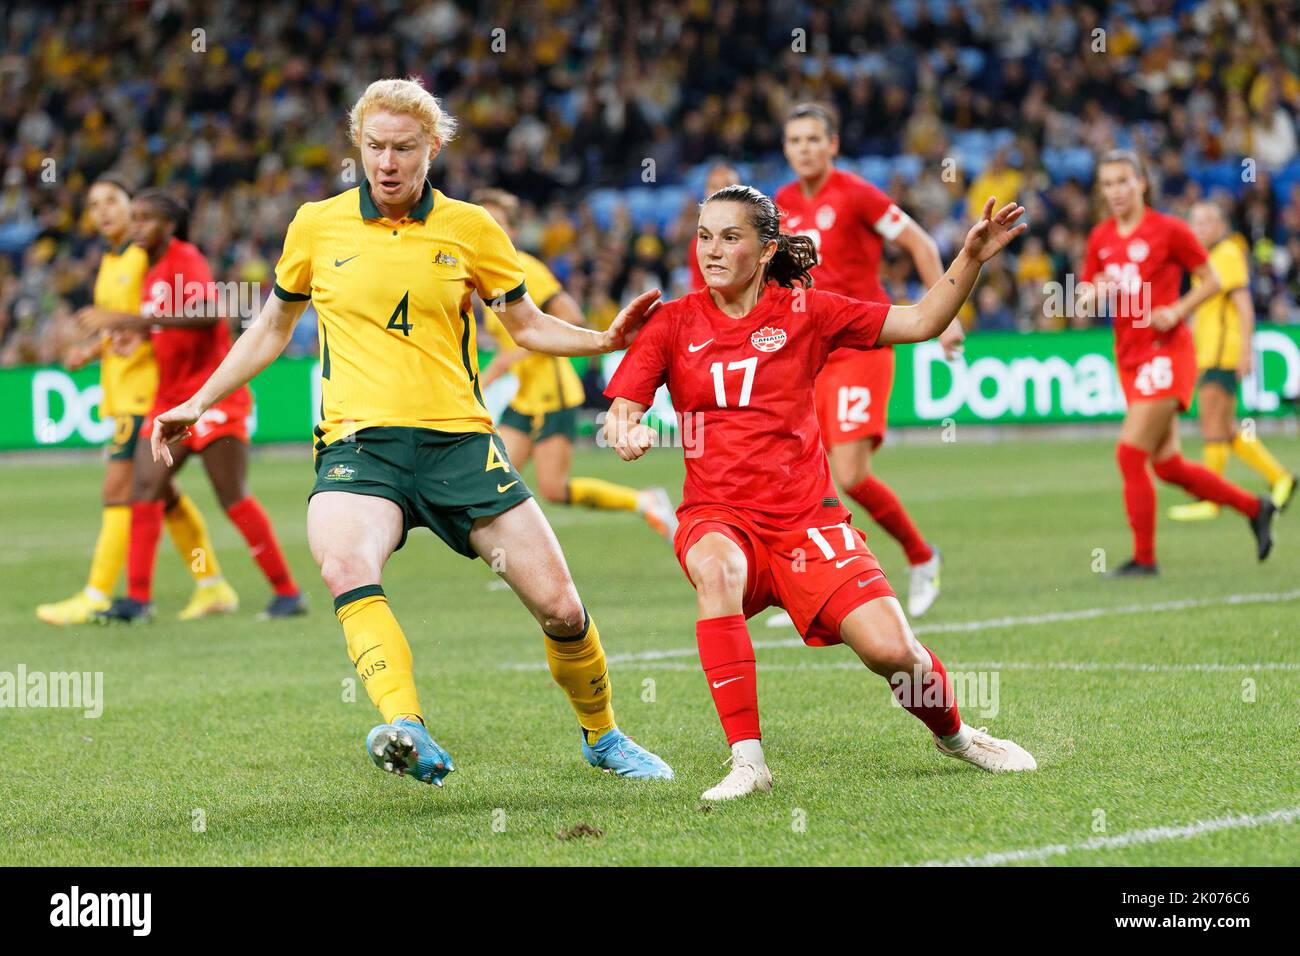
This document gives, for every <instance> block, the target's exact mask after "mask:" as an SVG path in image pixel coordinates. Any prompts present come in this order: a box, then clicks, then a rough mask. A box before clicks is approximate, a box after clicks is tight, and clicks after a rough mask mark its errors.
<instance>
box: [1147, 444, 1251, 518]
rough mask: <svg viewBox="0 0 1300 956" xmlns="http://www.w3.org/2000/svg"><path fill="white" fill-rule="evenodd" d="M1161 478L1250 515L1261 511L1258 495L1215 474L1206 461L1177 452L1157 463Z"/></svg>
mask: <svg viewBox="0 0 1300 956" xmlns="http://www.w3.org/2000/svg"><path fill="white" fill-rule="evenodd" d="M1155 466H1156V474H1157V475H1159V476H1160V480H1161V481H1167V482H1169V483H1170V484H1174V485H1178V486H1179V487H1180V488H1186V489H1187V490H1188V491H1189V492H1191V493H1192V494H1194V495H1195V496H1196V497H1198V498H1201V499H1203V500H1205V501H1213V502H1215V503H1216V504H1221V505H1227V506H1228V507H1229V508H1234V509H1236V510H1237V511H1240V512H1241V513H1242V514H1244V515H1245V516H1246V517H1247V518H1253V517H1255V516H1256V515H1257V514H1259V499H1258V498H1256V497H1255V496H1254V495H1252V494H1251V493H1250V492H1248V491H1246V490H1245V489H1243V488H1241V487H1239V486H1237V485H1234V484H1233V483H1232V482H1230V481H1228V480H1227V479H1226V478H1223V477H1221V476H1219V475H1216V474H1215V473H1214V472H1212V471H1210V469H1208V468H1206V467H1205V466H1204V465H1198V464H1195V463H1194V462H1190V461H1188V460H1187V459H1186V458H1184V457H1183V456H1182V455H1180V454H1178V452H1174V453H1173V454H1172V455H1170V456H1169V457H1168V458H1164V459H1161V460H1160V461H1158V462H1156V463H1155Z"/></svg>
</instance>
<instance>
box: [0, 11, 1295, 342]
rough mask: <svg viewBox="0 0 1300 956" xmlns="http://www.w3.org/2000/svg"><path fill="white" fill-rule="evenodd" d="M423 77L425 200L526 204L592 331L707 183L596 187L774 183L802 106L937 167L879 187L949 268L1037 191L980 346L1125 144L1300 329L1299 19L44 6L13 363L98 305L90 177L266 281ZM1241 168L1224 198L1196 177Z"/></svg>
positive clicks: (861, 151) (7, 155)
mask: <svg viewBox="0 0 1300 956" xmlns="http://www.w3.org/2000/svg"><path fill="white" fill-rule="evenodd" d="M407 75H418V76H420V77H422V78H423V80H424V82H425V85H426V86H427V87H428V88H429V89H430V90H432V91H434V92H435V93H436V94H437V95H438V96H440V97H441V98H442V100H443V103H444V106H445V107H446V108H447V109H448V110H449V111H450V112H451V113H452V115H454V116H456V117H457V118H458V119H459V121H460V124H461V127H460V128H461V132H460V134H459V136H458V138H457V140H456V141H455V142H453V143H452V144H450V145H449V146H448V148H447V149H446V150H445V151H444V152H443V154H442V155H441V156H440V157H439V158H438V159H437V161H436V162H435V165H434V168H433V170H432V174H431V175H432V178H433V180H434V182H435V184H436V185H437V186H438V187H439V188H441V189H442V190H443V191H444V192H446V193H448V194H449V195H452V196H457V197H467V196H468V195H469V194H470V193H471V192H472V191H473V189H474V188H476V187H478V186H485V185H492V186H499V187H502V188H505V189H508V190H511V191H512V192H515V193H516V194H518V195H519V196H520V197H521V198H522V199H523V200H524V202H525V216H524V222H523V224H522V228H521V229H520V236H519V243H520V245H521V246H522V247H524V248H528V249H530V250H532V251H534V252H536V253H538V254H540V255H541V256H542V257H543V258H544V259H545V260H546V261H547V262H548V263H550V264H551V265H552V267H553V268H554V269H555V271H556V273H557V274H558V275H559V276H560V278H561V279H562V280H563V281H564V282H565V283H566V285H567V287H568V288H569V290H570V292H571V293H572V294H573V295H574V297H575V298H576V299H577V300H578V301H579V302H580V303H581V304H582V306H583V308H584V310H585V311H586V313H587V315H588V320H589V322H590V323H591V324H593V325H595V326H597V327H600V326H602V325H603V324H606V323H608V321H609V319H610V318H612V316H613V315H614V313H615V312H616V311H617V308H618V303H619V302H621V301H626V299H627V298H628V297H630V296H631V295H633V294H634V293H636V292H639V291H641V290H642V289H645V288H649V287H653V286H659V287H661V288H664V289H665V290H667V291H668V293H669V294H670V295H672V294H678V293H680V292H681V291H683V290H684V289H685V288H686V283H687V281H688V280H687V270H686V268H685V263H684V254H685V251H686V247H687V246H686V244H687V239H688V238H689V235H690V233H691V231H692V229H693V222H694V218H693V214H694V205H693V201H694V199H696V198H699V197H695V196H692V197H690V198H691V201H687V202H681V201H680V199H678V201H677V202H676V205H675V206H674V208H673V209H672V210H670V211H668V213H667V214H665V215H659V216H654V217H650V219H646V218H645V217H642V218H641V219H638V218H637V217H634V216H632V215H631V214H630V213H629V212H628V210H627V209H625V208H623V207H619V208H616V209H615V210H614V211H613V213H612V214H611V215H608V216H597V215H595V214H594V213H593V209H592V207H591V204H590V203H589V202H588V197H589V196H590V195H591V193H592V191H593V190H597V189H599V188H602V187H604V188H611V187H612V188H618V189H624V190H626V189H645V190H654V189H656V188H659V187H660V186H662V185H663V184H666V183H672V182H678V183H680V182H684V181H686V180H687V179H688V177H689V176H690V174H691V171H692V170H699V169H700V168H701V167H704V166H707V165H708V164H709V163H710V162H712V161H713V160H715V159H717V158H727V159H729V160H731V161H734V162H740V163H743V164H745V168H747V169H755V170H763V171H764V176H765V181H767V182H773V183H776V182H780V181H781V179H782V177H783V175H784V173H783V171H784V169H785V167H784V162H783V160H782V159H781V118H782V116H783V115H784V113H785V111H786V110H787V109H788V108H789V107H790V106H791V105H793V104H794V103H797V102H799V101H803V100H820V101H824V102H828V103H832V104H834V105H835V106H836V107H837V108H838V111H839V113H840V114H841V116H842V117H843V128H842V132H841V152H842V154H843V155H844V156H846V157H861V156H886V157H889V156H899V155H909V156H912V157H915V158H916V159H918V160H919V162H918V163H916V164H915V165H914V166H913V167H911V170H912V173H913V174H904V173H903V172H902V171H895V172H894V173H893V174H892V175H890V176H889V177H887V180H886V181H882V182H879V183H878V185H880V186H882V187H884V188H885V189H886V190H887V191H888V192H889V193H890V194H891V195H892V196H893V197H894V198H895V199H896V201H898V202H899V203H900V205H902V206H903V207H904V208H906V209H907V210H908V211H909V212H910V213H911V214H912V215H913V216H914V217H915V218H916V219H917V220H918V221H919V222H921V223H922V225H924V226H925V227H926V228H927V229H928V230H929V231H930V232H931V233H932V234H933V235H935V237H936V238H937V239H938V241H939V244H940V247H941V250H942V251H943V253H944V255H945V258H946V257H947V256H949V255H951V254H952V252H953V251H955V249H956V247H957V246H958V245H959V244H960V242H961V239H962V236H963V235H964V233H965V230H966V228H967V227H968V225H969V221H970V215H971V211H972V209H974V208H978V206H979V205H980V204H981V203H982V200H983V198H984V197H985V196H987V195H989V194H995V195H996V196H997V197H998V198H999V200H1004V201H1005V200H1009V199H1013V198H1014V199H1018V200H1019V201H1021V202H1023V203H1024V204H1025V205H1026V207H1027V209H1028V220H1029V222H1030V223H1031V231H1030V233H1029V234H1028V235H1027V236H1026V237H1025V239H1024V240H1023V241H1022V242H1021V243H1020V244H1019V247H1018V249H1017V250H1016V251H1015V254H1014V255H1009V256H1005V257H1003V258H1002V260H1001V261H1000V263H999V264H998V267H997V268H995V269H991V270H989V271H988V272H987V274H986V276H985V278H984V279H983V280H982V284H981V286H980V288H979V289H978V290H977V293H976V295H975V297H974V301H973V303H972V304H971V306H970V308H969V310H968V314H967V315H966V316H965V317H964V318H965V320H966V321H967V323H968V324H969V325H971V326H972V327H974V328H977V329H1002V330H1019V331H1022V332H1030V331H1051V330H1058V329H1061V328H1064V327H1068V326H1069V325H1070V324H1071V322H1072V320H1070V319H1065V318H1059V317H1052V316H1048V315H1045V314H1044V310H1043V301H1044V296H1043V284H1044V283H1045V282H1048V281H1053V280H1057V281H1064V278H1065V275H1066V273H1068V272H1070V271H1071V270H1072V269H1073V268H1076V267H1077V265H1078V264H1079V263H1080V262H1081V260H1082V253H1083V241H1084V237H1085V236H1086V233H1087V230H1088V229H1089V227H1090V226H1091V225H1092V224H1093V223H1094V222H1095V221H1096V218H1097V215H1098V212H1099V210H1098V206H1097V202H1096V197H1095V195H1094V194H1093V192H1092V183H1091V170H1090V168H1083V169H1081V170H1080V171H1079V172H1078V173H1077V174H1075V175H1073V176H1070V175H1063V174H1062V173H1061V171H1060V167H1059V166H1053V165H1052V164H1051V163H1049V162H1047V161H1046V158H1047V157H1049V156H1062V155H1069V151H1071V150H1073V151H1075V152H1078V151H1081V150H1082V151H1086V153H1087V154H1088V155H1095V154H1096V153H1098V152H1100V151H1101V150H1103V149H1105V148H1106V147H1109V146H1111V145H1116V144H1118V145H1132V146H1135V147H1136V148H1137V149H1139V151H1140V152H1142V153H1143V154H1144V155H1145V156H1147V157H1149V158H1150V164H1149V165H1150V170H1149V172H1150V186H1151V196H1150V199H1151V201H1152V202H1153V204H1154V205H1156V206H1157V207H1159V208H1162V209H1165V210H1166V211H1169V212H1173V213H1175V214H1182V213H1184V212H1185V211H1186V209H1187V207H1188V206H1189V205H1190V203H1191V202H1192V201H1193V200H1195V199H1197V198H1200V197H1201V196H1202V195H1205V194H1206V193H1207V192H1209V193H1211V194H1214V195H1217V196H1219V197H1220V198H1221V199H1222V201H1223V203H1224V206H1225V209H1226V210H1227V211H1228V213H1229V216H1230V219H1231V222H1232V224H1233V226H1234V228H1235V229H1236V230H1237V231H1239V232H1240V233H1241V235H1242V236H1243V238H1244V239H1245V241H1246V242H1247V243H1248V244H1249V247H1250V250H1251V254H1252V256H1251V258H1252V284H1253V293H1254V297H1255V301H1256V305H1257V309H1258V311H1259V313H1260V317H1261V319H1270V320H1273V321H1279V322H1297V321H1300V311H1298V309H1297V305H1296V303H1297V301H1298V300H1300V189H1297V188H1294V187H1295V184H1296V183H1297V182H1300V161H1298V160H1297V134H1296V122H1297V117H1300V16H1293V15H1292V10H1291V4H1289V3H1287V2H1277V3H1270V2H1261V3H1238V2H1232V0H1204V2H1180V0H1129V2H1127V3H1102V2H1098V3H1090V4H1086V5H1082V4H1074V3H1047V2H1025V3H1010V4H1007V3H999V2H994V0H892V2H883V0H841V2H834V3H826V4H815V3H806V2H798V0H793V2H790V0H787V2H783V3H782V2H775V0H720V2H719V0H654V2H651V0H633V2H626V3H619V2H600V0H532V2H517V3H492V4H475V3H472V2H469V0H464V2H459V3H458V2H453V0H434V2H431V3H430V2H415V0H298V2H286V3H280V2H266V3H259V4H251V3H239V2H233V0H213V2H196V3H187V2H181V0H152V2H129V0H128V2H120V3H111V4H104V3H96V4H77V5H67V6H64V5H50V4H46V5H33V4H30V3H28V4H20V5H7V6H5V7H4V8H3V9H2V10H0V150H2V152H0V169H2V170H3V174H2V175H3V182H2V186H0V364H6V365H13V364H22V363H32V362H48V361H52V360H55V359H56V358H57V355H58V349H59V348H60V346H61V343H62V342H63V341H64V340H65V339H66V338H67V336H68V335H70V334H71V332H70V331H69V329H68V325H69V317H70V315H71V314H72V312H73V311H75V309H76V308H77V307H78V306H80V305H82V304H85V303H86V302H88V301H89V298H90V290H91V284H92V281H93V276H94V270H95V266H96V263H97V257H98V253H99V244H98V242H97V241H96V240H95V238H94V235H93V232H92V230H91V228H90V224H89V222H88V220H87V218H86V216H85V215H84V211H83V203H84V198H85V192H86V188H87V185H88V183H89V182H90V181H92V180H93V179H94V178H95V176H97V175H99V174H101V173H104V172H106V171H110V170H112V171H113V172H115V173H117V174H119V175H121V176H124V177H125V178H127V179H129V180H131V181H133V182H134V183H136V184H137V185H139V186H141V187H143V186H165V187H169V188H173V189H175V190H177V191H179V192H180V193H182V194H183V195H184V196H185V197H186V199H187V200H188V201H189V203H190V205H191V208H192V209H193V218H192V222H191V226H190V233H191V238H192V239H193V240H194V241H196V242H197V243H198V245H199V246H200V247H201V248H202V249H203V251H204V252H205V253H206V254H207V255H208V257H209V261H210V262H211V263H212V266H213V270H214V273H215V274H216V275H217V277H218V278H219V279H224V280H239V281H247V282H261V283H262V284H263V287H264V288H269V286H270V282H271V278H272V270H273V269H274V265H275V262H276V259H277V257H278V254H279V246H280V242H281V240H282V238H283V234H284V230H285V227H286V225H287V223H288V222H289V220H290V218H291V217H292V215H293V212H294V210H295V209H296V207H297V206H298V205H299V204H300V203H302V202H304V201H308V200H313V199H319V198H322V197H325V196H327V195H331V194H333V193H335V192H338V191H340V190H341V189H345V188H349V187H350V186H353V185H356V182H357V175H358V172H357V164H356V162H355V160H353V156H354V155H355V154H354V153H353V152H352V151H351V150H350V148H349V146H348V144H347V141H346V128H345V127H346V124H345V122H344V117H345V114H346V110H347V108H348V107H349V106H350V105H351V104H352V102H353V101H354V100H355V99H356V97H357V96H358V95H359V94H360V92H361V90H362V89H363V88H364V86H365V85H366V83H367V82H369V81H370V80H372V79H376V78H379V77H386V76H407ZM978 130H987V131H1003V132H1004V136H1003V138H1002V139H1001V140H1000V141H999V142H1000V143H1001V145H998V146H997V147H996V148H993V149H990V150H988V151H987V153H986V154H984V155H980V156H978V157H976V158H975V159H974V160H968V161H962V160H960V158H956V159H955V158H954V157H960V156H961V155H962V154H961V153H960V152H957V151H954V148H953V144H954V143H955V142H957V141H959V140H960V139H961V138H962V137H963V136H964V135H966V134H970V133H971V132H972V131H978ZM1242 158H1246V159H1248V162H1247V163H1246V164H1245V165H1243V166H1242V167H1241V168H1242V176H1241V177H1239V178H1238V179H1236V180H1231V181H1225V182H1222V183H1219V184H1218V185H1214V184H1210V185H1208V186H1207V182H1206V180H1205V177H1204V176H1202V175H1199V174H1198V172H1197V171H1198V170H1202V169H1203V168H1205V167H1206V164H1216V163H1217V164H1219V166H1218V168H1219V169H1220V170H1222V168H1224V164H1228V165H1229V167H1231V168H1235V165H1236V164H1239V163H1240V160H1241V159H1242ZM647 159H653V161H654V163H653V169H654V175H653V181H652V182H647V181H646V179H647V176H646V169H647V164H646V160H647ZM350 160H351V162H350ZM692 181H698V177H697V178H696V179H695V180H692ZM884 268H885V270H886V286H887V288H888V289H889V290H890V292H891V293H892V294H893V295H894V296H895V297H896V298H897V299H899V300H905V299H910V298H914V297H915V296H916V295H918V294H919V291H920V290H918V289H917V288H916V285H915V277H914V276H912V275H911V273H910V269H909V266H908V263H907V262H906V261H904V260H902V259H900V258H898V257H897V256H894V255H890V256H889V257H888V258H887V261H886V264H885V267H884ZM1075 321H1077V320H1075ZM311 325H312V323H303V326H304V328H303V330H302V334H301V335H300V336H299V337H298V338H296V340H295V343H296V347H297V348H298V349H300V350H302V351H305V352H310V351H312V350H314V348H315V345H314V338H313V336H314V329H312V328H311V327H310V326H311Z"/></svg>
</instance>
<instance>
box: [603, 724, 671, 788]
mask: <svg viewBox="0 0 1300 956" xmlns="http://www.w3.org/2000/svg"><path fill="white" fill-rule="evenodd" d="M581 733H582V755H583V756H584V757H586V758H587V763H589V764H591V765H592V766H593V767H597V768H599V769H601V770H604V771H605V772H606V773H616V774H618V775H619V776H620V777H631V778H632V779H633V780H671V779H673V768H672V767H670V766H668V764H666V763H664V762H663V761H662V760H661V759H660V758H659V757H657V756H655V755H654V754H652V753H651V752H650V751H648V750H646V749H645V748H644V747H642V746H641V745H640V744H638V743H637V742H636V741H634V740H633V739H632V738H631V737H629V736H628V735H627V734H625V733H623V731H621V730H619V729H618V728H617V727H615V728H614V729H613V730H610V731H607V732H606V733H605V734H604V735H603V736H602V737H601V738H600V739H599V740H597V741H596V743H595V744H594V745H592V744H588V743H587V732H586V731H585V730H584V731H581Z"/></svg>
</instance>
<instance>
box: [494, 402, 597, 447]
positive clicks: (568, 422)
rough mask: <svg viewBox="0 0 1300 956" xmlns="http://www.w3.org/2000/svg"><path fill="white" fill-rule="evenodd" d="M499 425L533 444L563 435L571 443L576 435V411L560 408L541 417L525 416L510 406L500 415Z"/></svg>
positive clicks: (574, 409)
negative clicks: (511, 429)
mask: <svg viewBox="0 0 1300 956" xmlns="http://www.w3.org/2000/svg"><path fill="white" fill-rule="evenodd" d="M501 424H502V425H504V426H505V427H507V428H513V429H515V431H521V432H523V433H524V434H525V435H527V436H528V437H529V438H530V439H532V440H533V441H534V442H539V441H542V440H543V439H545V438H550V437H551V436H552V435H563V436H564V437H565V438H567V439H569V441H573V439H574V438H575V437H576V436H577V434H578V409H577V408H561V409H560V410H559V411H555V412H544V413H543V414H541V415H525V414H524V413H523V412H521V411H519V409H517V408H515V407H514V406H513V405H511V406H509V407H507V408H506V410H505V411H504V412H502V413H501Z"/></svg>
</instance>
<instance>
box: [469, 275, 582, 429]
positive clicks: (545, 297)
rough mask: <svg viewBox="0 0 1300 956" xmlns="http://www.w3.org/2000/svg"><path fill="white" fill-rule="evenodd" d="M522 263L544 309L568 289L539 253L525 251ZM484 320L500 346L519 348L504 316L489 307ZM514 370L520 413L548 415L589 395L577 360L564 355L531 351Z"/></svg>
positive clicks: (515, 404) (531, 291)
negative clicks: (583, 383) (576, 367)
mask: <svg viewBox="0 0 1300 956" xmlns="http://www.w3.org/2000/svg"><path fill="white" fill-rule="evenodd" d="M519 264H520V265H521V266H523V268H524V281H525V282H526V283H527V284H528V294H529V295H531V296H532V297H533V301H534V302H536V303H537V305H538V306H539V307H540V308H543V309H545V307H546V303H547V302H549V301H550V300H551V299H552V298H554V297H555V295H556V294H557V293H559V292H562V291H564V288H563V286H561V285H560V282H559V280H558V279H556V278H555V276H554V275H553V274H552V273H551V270H550V269H548V268H546V263H544V262H542V261H541V260H540V259H538V258H537V257H536V256H532V255H529V254H528V253H527V252H523V251H522V250H521V251H520V252H519ZM484 321H485V324H486V326H487V330H488V331H489V332H490V333H491V334H492V337H493V338H494V339H496V340H497V345H498V346H500V347H501V348H502V349H513V348H515V347H516V346H515V342H514V339H512V338H511V337H510V333H509V332H507V331H506V327H505V325H504V324H503V323H502V321H501V318H500V316H498V315H497V314H496V313H495V312H493V311H492V310H491V309H488V310H487V312H486V318H485V320H484ZM510 371H511V372H512V373H513V374H514V376H515V377H516V378H518V379H519V391H517V392H515V397H514V398H513V399H511V400H510V407H511V408H513V409H515V410H516V411H518V412H519V413H520V414H523V415H529V416H532V415H545V414H546V413H547V412H558V411H560V410H561V409H565V408H576V407H577V406H578V405H581V404H582V402H583V399H585V398H586V397H587V394H586V392H585V391H584V390H583V387H582V379H580V378H578V373H577V372H576V371H574V369H573V363H572V362H570V361H569V360H568V359H567V358H564V357H562V356H559V355H543V354H542V353H540V352H530V353H529V355H528V357H527V358H522V359H520V360H519V361H518V362H515V363H514V364H513V365H511V366H510Z"/></svg>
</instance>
